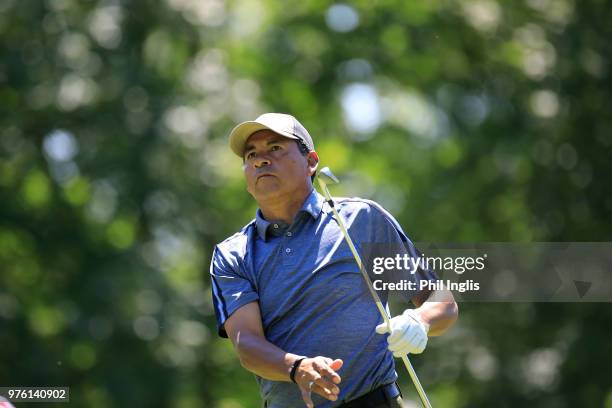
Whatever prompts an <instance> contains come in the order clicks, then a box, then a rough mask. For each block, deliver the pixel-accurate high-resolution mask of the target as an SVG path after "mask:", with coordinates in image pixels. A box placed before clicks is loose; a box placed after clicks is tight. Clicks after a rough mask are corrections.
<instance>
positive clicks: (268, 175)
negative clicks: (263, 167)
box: [257, 173, 275, 181]
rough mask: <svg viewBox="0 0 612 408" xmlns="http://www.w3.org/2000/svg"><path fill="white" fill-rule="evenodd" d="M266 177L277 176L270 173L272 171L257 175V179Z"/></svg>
mask: <svg viewBox="0 0 612 408" xmlns="http://www.w3.org/2000/svg"><path fill="white" fill-rule="evenodd" d="M264 177H275V176H274V174H270V173H263V174H260V175H258V176H257V181H259V180H261V179H262V178H264Z"/></svg>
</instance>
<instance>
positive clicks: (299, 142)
mask: <svg viewBox="0 0 612 408" xmlns="http://www.w3.org/2000/svg"><path fill="white" fill-rule="evenodd" d="M295 143H297V145H298V149H300V153H302V155H304V156H308V153H310V151H311V150H310V148H309V147H308V146H306V143H305V142H304V141H303V140H302V139H296V141H295ZM316 174H317V173H316V172H315V174H313V175H312V176H310V181H311V182H312V183H314V181H315V177H316Z"/></svg>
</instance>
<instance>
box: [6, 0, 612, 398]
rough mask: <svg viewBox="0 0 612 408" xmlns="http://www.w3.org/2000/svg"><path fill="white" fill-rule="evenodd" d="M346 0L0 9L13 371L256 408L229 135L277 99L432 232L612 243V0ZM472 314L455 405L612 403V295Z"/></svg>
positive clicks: (434, 385) (454, 352)
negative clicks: (228, 302) (236, 290)
mask: <svg viewBox="0 0 612 408" xmlns="http://www.w3.org/2000/svg"><path fill="white" fill-rule="evenodd" d="M331 6H332V3H329V2H326V1H321V0H304V1H299V2H291V1H288V2H285V1H272V0H261V1H255V0H231V1H230V0H228V1H224V0H206V1H204V0H201V1H196V0H165V1H152V0H151V1H110V0H109V1H82V2H77V1H76V0H45V1H18V0H8V1H7V0H3V1H0V58H1V60H0V385H6V386H8V385H21V386H27V385H29V386H43V385H46V386H52V385H55V386H60V385H67V386H70V387H71V403H70V404H71V405H72V406H77V407H108V406H117V407H124V406H168V407H223V408H238V407H249V408H250V407H257V406H259V398H258V393H257V388H256V384H255V381H254V379H253V377H252V375H251V374H249V373H248V372H246V371H245V370H243V369H242V368H241V367H240V365H239V363H238V361H237V359H236V357H235V355H234V354H233V351H232V349H231V345H230V344H229V342H228V341H227V340H222V339H219V338H217V337H216V334H215V328H214V316H213V311H212V306H211V299H210V281H209V278H208V273H207V271H208V264H209V260H210V255H211V251H212V248H213V245H214V244H215V243H216V242H219V241H221V240H222V239H224V238H225V237H226V236H228V235H230V234H232V233H233V232H235V231H236V230H238V229H239V228H240V227H241V226H242V225H244V224H245V223H246V222H248V221H249V220H250V219H251V218H252V216H253V214H254V211H255V208H256V207H255V204H254V202H253V200H252V199H251V197H250V196H249V195H248V194H247V193H246V191H245V188H244V184H243V181H242V173H241V162H240V160H239V159H238V158H236V157H233V156H232V154H231V153H230V151H229V149H228V148H227V140H226V138H227V134H228V132H229V130H230V129H231V127H232V126H233V125H235V124H236V123H237V122H239V121H242V120H247V119H252V118H254V117H255V116H257V115H258V114H260V113H263V112H266V111H279V112H290V113H293V114H294V115H296V116H297V117H298V118H299V119H300V120H301V121H302V123H304V125H305V126H306V128H308V129H309V130H310V133H311V134H312V135H313V136H314V138H315V143H316V145H317V150H318V152H319V155H320V157H321V159H322V163H323V164H324V165H329V166H330V167H332V168H333V169H334V171H335V173H336V174H338V175H339V176H340V178H341V179H342V180H343V184H342V185H340V186H338V187H336V188H335V190H334V193H336V194H337V195H359V196H364V197H368V198H372V199H375V200H378V201H379V202H381V203H382V204H383V205H385V206H386V207H387V208H389V209H390V210H391V211H392V212H393V214H394V215H395V216H396V217H397V218H398V219H399V221H400V222H401V223H402V225H403V226H404V229H405V230H406V231H407V233H408V234H409V235H410V236H411V237H412V238H413V239H414V240H417V241H429V242H484V241H521V242H529V241H610V240H611V238H612V233H611V228H610V227H611V225H612V220H611V214H612V194H611V188H610V179H611V176H612V162H611V159H610V158H611V152H612V119H611V116H610V114H609V110H610V106H611V105H612V94H611V91H612V83H611V77H610V69H609V67H610V63H611V61H610V56H611V42H610V38H612V29H611V27H612V8H610V7H607V4H606V2H604V1H599V0H582V1H580V2H578V1H572V0H525V1H498V2H496V1H493V0H473V1H471V0H463V1H459V0H429V1H390V0H377V1H363V0H359V1H354V2H352V3H351V6H350V8H348V9H347V8H346V7H345V8H342V7H337V6H336V7H335V8H331ZM355 15H356V16H358V22H357V24H356V25H355V24H353V26H351V24H350V23H351V18H353V17H354V16H355ZM343 24H344V28H343ZM360 119H361V120H362V121H360ZM365 119H370V120H369V121H368V120H365ZM364 120H365V121H364ZM535 273H538V271H534V274H535ZM460 309H461V317H460V321H459V323H458V324H457V325H456V326H455V327H454V328H453V329H452V330H451V331H450V332H449V333H448V334H447V335H446V336H444V337H442V338H439V339H435V340H432V341H431V342H430V345H429V347H428V351H427V353H425V354H424V355H423V356H419V357H415V358H413V361H414V364H415V366H416V369H417V372H418V373H419V374H420V377H421V380H422V382H423V384H424V386H425V388H426V389H427V390H428V392H429V394H430V397H431V400H432V402H433V404H434V406H437V407H491V406H500V407H514V406H538V407H570V406H580V407H601V406H606V407H612V385H611V383H610V371H609V364H607V363H609V362H610V361H612V352H611V351H610V348H609V347H607V346H608V345H609V341H608V339H609V335H610V322H611V321H612V320H611V318H612V309H611V308H610V307H609V305H607V304H544V303H538V304H469V303H468V304H461V305H460ZM400 376H401V377H402V381H403V388H404V394H406V395H407V397H408V399H412V400H415V398H416V396H415V395H414V392H413V389H412V387H411V386H410V384H409V383H408V378H407V375H404V373H403V372H400ZM37 406H38V405H37Z"/></svg>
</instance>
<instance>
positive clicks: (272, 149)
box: [270, 145, 281, 151]
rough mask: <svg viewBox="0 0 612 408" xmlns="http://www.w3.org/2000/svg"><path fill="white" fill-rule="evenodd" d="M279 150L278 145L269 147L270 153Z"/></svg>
mask: <svg viewBox="0 0 612 408" xmlns="http://www.w3.org/2000/svg"><path fill="white" fill-rule="evenodd" d="M280 148H281V147H280V145H272V147H270V151H275V150H280Z"/></svg>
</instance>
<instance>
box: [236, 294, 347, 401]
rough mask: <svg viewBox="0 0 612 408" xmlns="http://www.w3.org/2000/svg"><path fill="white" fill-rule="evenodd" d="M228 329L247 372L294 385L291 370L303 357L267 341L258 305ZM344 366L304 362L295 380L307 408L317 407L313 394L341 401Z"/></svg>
mask: <svg viewBox="0 0 612 408" xmlns="http://www.w3.org/2000/svg"><path fill="white" fill-rule="evenodd" d="M224 327H225V331H226V332H227V334H228V336H229V338H230V340H231V341H232V344H233V345H234V349H235V350H236V353H237V354H238V357H239V358H240V364H242V366H243V367H244V368H246V369H247V370H249V371H251V372H252V373H254V374H257V375H258V376H260V377H263V378H266V379H268V380H273V381H291V379H290V378H289V375H290V372H291V368H292V366H293V364H294V363H295V361H296V360H298V359H300V358H302V357H303V356H299V355H297V354H292V353H288V352H286V351H284V350H282V349H281V348H279V347H277V346H275V345H274V344H272V343H270V342H269V341H268V340H267V339H266V338H265V335H264V331H263V326H262V323H261V312H260V311H259V303H258V302H251V303H248V304H246V305H244V306H242V307H241V308H239V309H238V310H236V311H235V312H234V313H233V314H232V315H231V316H230V317H229V318H228V319H227V321H226V322H225V325H224ZM341 366H342V360H332V359H331V358H327V357H321V356H318V357H314V358H306V359H304V360H302V362H301V363H300V365H299V367H298V369H297V370H296V373H295V377H294V378H295V381H296V383H297V385H298V386H299V388H300V390H301V391H302V398H303V399H304V402H306V405H308V406H313V405H312V400H311V399H310V392H314V393H316V394H319V395H321V396H323V397H325V398H327V399H329V400H330V401H335V400H336V399H337V398H338V394H339V392H340V390H339V389H338V387H337V386H336V384H338V383H340V376H339V375H338V374H337V373H336V370H338V369H340V367H341ZM311 382H312V384H311Z"/></svg>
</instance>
